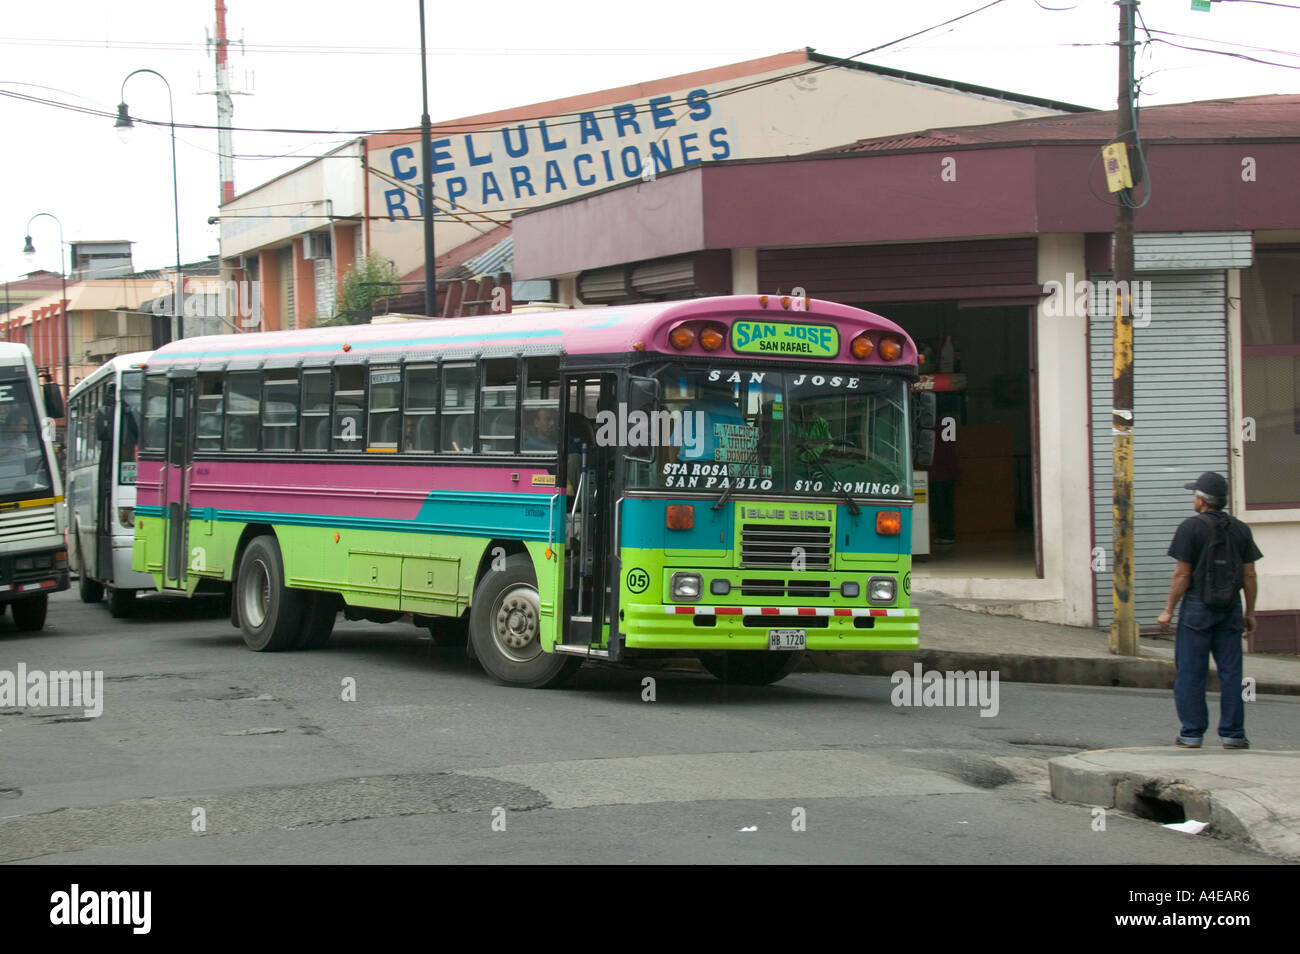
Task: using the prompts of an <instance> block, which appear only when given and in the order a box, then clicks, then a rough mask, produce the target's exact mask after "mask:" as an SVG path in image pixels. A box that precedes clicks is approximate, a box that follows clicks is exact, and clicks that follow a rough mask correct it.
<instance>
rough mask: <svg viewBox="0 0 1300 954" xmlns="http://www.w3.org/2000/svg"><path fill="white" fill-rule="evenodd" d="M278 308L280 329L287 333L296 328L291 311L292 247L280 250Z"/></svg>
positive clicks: (293, 314)
mask: <svg viewBox="0 0 1300 954" xmlns="http://www.w3.org/2000/svg"><path fill="white" fill-rule="evenodd" d="M279 279H280V307H281V308H282V309H283V311H282V312H281V314H280V329H281V330H283V331H288V330H289V329H291V328H296V327H298V325H297V323H296V322H295V320H294V316H295V312H294V309H293V246H292V245H290V246H288V247H287V248H282V249H280V267H279Z"/></svg>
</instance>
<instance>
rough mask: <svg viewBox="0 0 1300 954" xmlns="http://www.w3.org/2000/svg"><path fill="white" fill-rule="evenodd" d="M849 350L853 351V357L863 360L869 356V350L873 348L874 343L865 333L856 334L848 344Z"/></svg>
mask: <svg viewBox="0 0 1300 954" xmlns="http://www.w3.org/2000/svg"><path fill="white" fill-rule="evenodd" d="M849 350H850V351H851V352H853V357H855V358H857V359H858V360H859V361H865V360H866V359H867V358H870V357H871V352H872V351H874V350H875V345H873V344H872V343H871V339H870V338H868V337H867V336H866V335H858V336H857V337H856V338H854V339H853V343H852V344H851V345H849Z"/></svg>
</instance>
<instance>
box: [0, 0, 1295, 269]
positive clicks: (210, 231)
mask: <svg viewBox="0 0 1300 954" xmlns="http://www.w3.org/2000/svg"><path fill="white" fill-rule="evenodd" d="M3 2H4V15H3V17H0V64H3V65H0V93H3V92H9V93H13V92H16V93H22V94H26V95H32V96H40V97H42V98H46V99H53V100H58V101H60V102H63V103H70V104H76V105H79V106H88V107H92V108H97V109H103V110H108V111H110V112H114V111H115V110H116V105H117V103H118V99H119V90H120V87H121V83H122V80H123V79H124V78H125V76H126V75H127V74H128V73H130V72H131V71H132V70H135V69H139V68H142V67H148V68H152V69H155V70H157V71H158V72H160V73H162V74H164V75H165V76H166V77H167V79H168V80H169V81H170V83H171V88H172V92H173V95H174V97H175V100H174V101H175V110H176V120H177V121H178V122H194V123H208V124H213V123H215V121H216V99H215V97H213V96H211V95H203V93H204V92H205V91H208V90H211V89H212V56H211V53H210V52H209V51H208V50H207V49H206V48H205V43H204V39H205V31H207V32H208V33H210V32H212V30H213V27H214V22H215V14H214V6H215V5H214V2H213V0H119V2H116V3H105V2H103V0H61V2H58V3H50V2H43V3H21V4H20V3H18V2H17V0H3ZM983 2H987V0H926V2H924V3H896V2H883V0H798V2H794V3H777V2H769V0H749V2H746V3H741V4H733V3H721V2H704V0H689V2H684V0H656V2H653V3H643V4H638V3H629V4H612V3H609V2H608V0H552V2H548V3H538V2H536V0H528V2H523V0H495V2H492V3H455V4H452V3H436V2H434V0H428V2H427V4H426V7H427V10H428V16H429V21H428V31H427V37H428V44H429V50H430V56H429V74H430V75H429V81H430V113H431V115H432V117H433V120H434V121H435V122H437V121H438V120H439V119H452V118H456V117H460V116H467V115H472V114H475V113H481V112H487V111H491V110H497V109H508V108H510V107H512V106H522V105H526V104H528V103H533V102H539V101H543V100H549V99H554V98H557V97H561V96H568V95H573V94H578V93H584V92H592V91H596V90H600V89H606V88H609V87H615V86H622V85H626V84H629V83H634V82H639V81H643V80H649V79H655V78H658V77H664V76H672V75H676V74H679V73H685V72H690V71H692V70H699V69H707V68H709V67H713V66H719V65H723V64H727V63H733V62H738V61H740V60H745V59H752V58H754V57H758V56H763V55H767V54H771V53H777V52H782V51H785V50H792V49H800V48H803V47H806V46H811V47H814V48H816V49H817V50H819V51H820V52H823V53H828V54H832V55H836V56H849V55H852V54H854V53H858V52H859V51H861V50H865V49H868V48H870V47H874V46H877V45H879V44H882V43H886V42H889V41H891V40H895V39H897V38H899V37H903V36H906V35H908V34H910V33H913V32H915V31H917V30H921V29H923V28H925V27H928V26H932V25H934V24H938V23H941V22H942V21H944V20H946V19H949V18H951V17H954V16H957V15H959V14H962V13H966V12H968V11H971V10H975V9H977V8H978V7H980V6H981V5H982V3H983ZM1290 2H1291V3H1292V4H1293V6H1291V7H1286V6H1280V5H1267V4H1263V3H1256V2H1251V0H1226V2H1216V3H1215V4H1214V8H1213V10H1212V11H1211V12H1208V13H1201V12H1195V11H1192V10H1191V0H1145V2H1143V3H1142V4H1141V7H1140V9H1141V12H1142V14H1143V17H1144V19H1145V22H1146V25H1147V26H1148V27H1149V28H1150V29H1151V30H1152V31H1166V32H1165V33H1154V35H1155V36H1156V37H1158V38H1161V39H1164V40H1167V41H1170V42H1173V43H1179V44H1183V45H1186V46H1200V47H1212V48H1214V49H1217V50H1222V51H1231V52H1235V53H1239V54H1244V55H1246V56H1253V57H1257V58H1259V59H1264V60H1271V61H1274V62H1277V63H1287V64H1290V65H1291V66H1292V67H1293V68H1290V69H1288V68H1281V67H1277V66H1265V65H1259V64H1256V63H1251V62H1248V61H1246V60H1243V59H1240V58H1234V57H1229V56H1224V55H1216V54H1214V53H1208V52H1193V51H1188V50H1182V49H1176V48H1174V47H1173V46H1170V45H1167V44H1163V43H1162V44H1153V45H1151V46H1150V47H1147V48H1144V50H1143V52H1142V53H1141V54H1140V60H1139V75H1143V76H1145V77H1146V78H1145V80H1144V81H1143V91H1144V95H1143V99H1142V103H1143V104H1145V105H1154V104H1160V103H1175V102H1186V101H1190V100H1197V99H1214V98H1221V97H1225V96H1240V95H1257V94H1265V93H1296V92H1300V0H1290ZM227 6H228V10H229V13H228V17H227V20H228V26H229V32H230V35H231V38H232V40H239V39H240V38H241V37H242V38H243V40H244V41H245V44H246V45H245V47H244V49H243V51H242V52H241V50H240V49H239V48H238V47H235V48H234V49H233V50H232V55H231V65H232V75H233V78H234V85H235V87H236V88H237V89H238V88H250V89H251V93H252V94H251V95H247V96H237V97H236V98H235V125H236V126H250V127H259V128H265V127H292V128H295V129H321V130H330V131H335V130H344V131H345V130H363V129H380V128H395V127H404V126H412V125H416V124H418V122H419V119H420V68H419V56H418V50H419V19H418V5H417V2H416V0H366V2H360V3H358V2H339V0H314V2H300V0H258V2H256V3H254V2H253V0H228V4H227ZM1054 7H1055V8H1065V9H1063V10H1059V11H1057V10H1051V9H1048V8H1054ZM1117 30H1118V10H1117V8H1116V6H1115V5H1114V3H1113V0H1001V2H999V3H996V4H994V5H993V6H991V7H990V8H989V9H986V10H983V11H981V12H979V13H976V14H974V15H973V16H970V17H968V18H966V19H963V20H961V21H959V22H957V23H954V24H952V25H951V26H947V27H944V28H942V29H940V30H936V31H934V32H931V33H927V34H925V35H924V36H921V37H918V38H916V39H913V40H909V41H907V42H905V43H901V44H899V45H897V46H893V47H890V48H889V49H886V50H881V51H879V52H877V53H873V54H871V55H869V56H866V57H864V60H865V61H867V62H872V63H879V64H881V65H885V66H891V67H896V68H899V69H907V70H913V71H916V72H921V73H928V74H931V75H934V76H942V77H946V78H950V79H956V80H963V81H966V82H971V83H978V84H982V85H985V86H992V87H995V88H1000V89H1006V90H1012V91H1015V92H1019V93H1026V94H1032V95H1035V96H1042V97H1050V98H1053V99H1058V100H1064V101H1067V102H1073V103H1078V104H1080V105H1084V106H1092V107H1097V108H1101V109H1110V108H1113V107H1114V103H1115V96H1116V51H1115V48H1114V47H1113V46H1106V45H1091V44H1108V43H1112V42H1113V41H1114V40H1115V38H1116V34H1117ZM1171 33H1172V34H1183V36H1181V37H1180V36H1172V35H1170V34H1171ZM1139 36H1140V38H1141V36H1142V35H1141V33H1139ZM1189 37H1194V38H1198V39H1189ZM1075 44H1079V45H1075ZM1233 44H1237V45H1233ZM24 84H25V85H24ZM126 101H127V103H128V104H129V106H130V109H131V113H132V115H134V116H137V117H146V118H150V119H159V120H163V121H165V120H166V119H167V116H168V112H167V95H166V90H165V89H164V87H163V85H162V83H161V82H159V81H158V80H157V79H156V78H155V77H152V76H148V75H142V76H136V77H134V78H133V79H132V80H131V82H130V83H129V84H128V85H127V88H126ZM0 117H3V120H4V129H5V136H4V138H5V148H4V149H3V150H0V178H2V181H4V183H5V187H4V190H3V192H2V193H0V277H17V276H19V275H20V274H22V273H23V272H25V271H28V270H29V268H30V267H37V268H49V269H51V270H57V268H58V267H59V258H58V255H57V246H58V237H57V230H56V228H55V226H54V224H53V223H52V222H50V220H49V219H39V220H37V222H36V223H34V224H33V226H32V235H33V238H34V241H35V244H36V246H37V248H38V252H39V254H38V256H37V259H36V262H35V265H34V266H30V267H29V266H28V265H27V263H26V261H25V259H24V257H23V256H22V254H21V250H22V245H23V236H24V235H25V234H26V231H25V230H26V225H27V222H28V219H29V217H30V216H31V215H33V214H34V213H36V212H51V213H53V214H55V215H56V216H58V218H59V219H60V220H61V221H62V223H63V229H64V238H65V240H67V241H74V240H83V239H129V240H132V241H134V242H135V243H136V244H135V263H136V265H137V267H141V268H146V267H157V266H163V265H166V264H168V263H171V262H173V261H174V260H175V251H174V248H175V246H174V238H173V219H172V191H171V185H172V172H171V153H170V149H169V134H168V131H167V129H166V128H163V129H157V128H150V127H146V126H137V131H136V135H135V137H134V139H133V140H132V141H131V143H130V144H129V145H122V144H121V143H120V142H119V141H118V138H117V136H116V134H115V131H114V129H113V122H112V119H111V118H109V119H106V118H102V117H97V116H89V115H85V114H83V113H78V112H74V111H70V110H66V109H60V108H57V107H54V106H49V105H40V104H35V103H30V102H24V101H20V100H16V99H13V98H10V97H8V96H0ZM917 124H918V126H919V127H924V126H925V125H926V124H927V121H926V119H925V117H917ZM177 138H178V143H177V157H178V162H179V178H180V200H181V205H180V210H181V255H182V259H183V260H184V261H186V262H189V261H194V260H198V259H201V258H204V257H206V256H208V255H212V254H215V253H216V252H217V228H216V226H210V225H208V224H207V220H208V218H209V217H210V216H213V215H215V214H216V213H217V202H218V199H219V197H220V184H219V176H218V170H217V155H216V152H217V134H216V132H215V131H213V130H193V129H182V130H179V131H178V133H177ZM346 138H348V137H347V135H338V136H329V135H284V134H269V133H253V132H236V133H235V134H234V145H235V152H236V154H237V155H239V156H241V157H246V158H240V159H239V160H238V161H237V162H236V167H235V188H236V191H237V192H242V191H245V190H247V189H249V188H252V187H253V186H255V185H257V184H259V183H261V182H264V181H266V180H267V179H269V178H271V177H272V176H275V175H278V174H279V173H281V172H284V171H286V170H288V169H290V168H292V167H294V166H295V165H298V164H300V163H301V162H302V157H304V156H311V155H314V154H317V153H319V152H320V151H322V149H323V148H325V147H328V146H329V145H331V144H335V143H337V142H340V141H343V140H344V139H346ZM285 153H294V154H295V157H294V158H288V159H286V158H252V157H254V156H258V157H261V156H283V155H284V154H285Z"/></svg>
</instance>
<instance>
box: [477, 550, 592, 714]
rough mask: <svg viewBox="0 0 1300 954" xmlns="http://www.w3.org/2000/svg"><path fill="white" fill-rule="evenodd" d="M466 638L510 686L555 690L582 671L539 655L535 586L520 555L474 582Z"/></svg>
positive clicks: (565, 659) (572, 661) (569, 659)
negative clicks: (474, 586) (554, 687)
mask: <svg viewBox="0 0 1300 954" xmlns="http://www.w3.org/2000/svg"><path fill="white" fill-rule="evenodd" d="M469 638H470V641H471V642H472V643H473V645H474V654H475V656H477V657H478V661H479V663H481V664H482V666H483V668H484V669H486V670H487V672H488V674H489V675H491V676H495V677H496V678H497V679H498V680H500V681H501V682H503V683H505V684H506V685H509V686H526V687H529V688H533V689H543V688H550V687H552V686H558V685H560V684H562V683H563V682H565V681H566V680H568V679H569V678H570V677H572V676H573V674H574V673H575V672H577V671H578V669H579V668H580V667H581V666H582V659H581V657H578V656H561V655H559V654H558V653H548V652H543V651H542V643H541V611H540V607H539V604H538V598H537V581H536V579H535V577H534V576H533V564H532V561H531V560H530V559H529V558H528V557H527V556H525V555H523V554H521V553H517V554H515V555H514V556H512V557H510V558H509V559H507V560H506V567H505V569H504V570H489V571H488V572H487V573H485V574H483V578H482V579H481V580H479V584H478V586H477V587H476V588H475V590H474V605H473V606H472V607H471V608H470V614H469Z"/></svg>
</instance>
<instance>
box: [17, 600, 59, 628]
mask: <svg viewBox="0 0 1300 954" xmlns="http://www.w3.org/2000/svg"><path fill="white" fill-rule="evenodd" d="M49 602H50V597H49V594H48V593H42V594H41V595H40V596H29V597H27V598H26V599H21V600H14V603H13V607H14V625H15V626H17V627H18V628H19V629H21V630H23V631H25V632H28V633H35V632H37V631H39V630H40V629H41V628H42V627H43V626H44V625H45V611H46V609H47V608H48V607H49Z"/></svg>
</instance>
